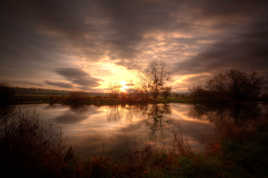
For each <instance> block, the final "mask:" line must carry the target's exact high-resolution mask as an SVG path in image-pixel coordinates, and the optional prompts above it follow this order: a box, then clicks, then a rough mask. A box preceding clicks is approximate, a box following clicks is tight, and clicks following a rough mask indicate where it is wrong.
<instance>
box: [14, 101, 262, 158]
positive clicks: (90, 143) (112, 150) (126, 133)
mask: <svg viewBox="0 0 268 178" xmlns="http://www.w3.org/2000/svg"><path fill="white" fill-rule="evenodd" d="M18 107H20V108H23V109H24V110H28V111H35V112H37V113H38V114H39V117H40V119H42V120H47V121H49V122H52V123H54V124H56V125H57V126H59V127H60V128H61V129H62V132H63V136H64V138H65V141H66V143H67V144H69V145H72V147H73V149H74V150H75V152H76V153H77V155H79V156H80V157H81V158H87V157H89V156H91V155H98V154H102V155H103V154H107V155H111V156H120V155H122V154H124V153H126V152H128V151H134V150H138V149H141V148H144V147H145V146H147V145H151V146H153V147H154V148H157V149H166V148H170V147H171V145H172V142H173V139H174V135H175V134H177V135H178V134H179V135H183V137H184V139H185V140H186V141H187V143H188V144H189V145H190V146H191V148H192V150H194V151H203V150H204V149H205V146H206V145H207V143H209V142H211V141H213V139H215V135H217V134H216V131H217V129H216V127H215V124H214V122H213V121H212V120H211V118H210V117H213V118H215V117H216V116H217V117H223V116H224V117H226V115H228V116H230V117H236V116H237V117H242V116H243V112H242V111H241V110H240V107H239V109H238V111H237V110H236V108H235V107H234V113H236V112H238V115H235V114H234V116H233V115H232V114H233V111H229V110H228V111H225V110H223V111H217V110H213V109H212V110H209V109H207V108H203V107H200V106H194V105H186V104H168V105H164V104H157V105H147V106H130V105H126V106H93V105H87V106H83V107H77V108H72V107H69V106H63V105H53V106H50V105H47V104H39V105H22V106H18ZM256 107H257V111H256V113H257V114H258V113H259V112H260V110H261V107H259V106H257V105H256ZM255 109H256V108H255ZM246 110H248V109H246ZM252 110H254V108H252V106H250V111H252ZM224 113H225V114H224ZM248 113H249V110H248V111H247V113H246V116H248V115H249V114H248ZM256 113H255V114H256ZM252 117H256V116H255V115H254V116H252Z"/></svg>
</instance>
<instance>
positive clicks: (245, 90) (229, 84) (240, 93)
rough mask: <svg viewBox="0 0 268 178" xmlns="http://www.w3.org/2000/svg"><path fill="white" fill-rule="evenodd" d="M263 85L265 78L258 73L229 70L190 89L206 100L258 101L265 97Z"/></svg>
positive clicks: (193, 96)
mask: <svg viewBox="0 0 268 178" xmlns="http://www.w3.org/2000/svg"><path fill="white" fill-rule="evenodd" d="M263 86H264V80H263V78H262V77H260V76H259V75H257V73H246V72H241V71H238V70H228V71H225V72H223V73H220V74H217V75H215V76H213V77H212V78H211V79H209V80H208V81H206V82H205V84H204V85H198V86H196V87H193V88H192V89H190V96H191V97H192V98H193V100H194V101H204V102H210V101H212V102H213V101H217V102H219V101H221V102H224V101H226V102H230V101H231V102H232V101H237V102H240V101H258V100H264V99H265V97H264V96H266V95H265V94H262V92H264V91H263Z"/></svg>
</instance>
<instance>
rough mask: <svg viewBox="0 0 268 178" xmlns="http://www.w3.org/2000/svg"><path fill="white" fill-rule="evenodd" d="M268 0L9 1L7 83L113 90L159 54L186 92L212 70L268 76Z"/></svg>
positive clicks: (135, 78) (4, 58) (2, 11)
mask: <svg viewBox="0 0 268 178" xmlns="http://www.w3.org/2000/svg"><path fill="white" fill-rule="evenodd" d="M267 9H268V1H267V0H254V1H253V0H75V1H74V0H25V1H21V0H5V1H3V2H1V6H0V23H1V28H0V38H1V39H0V49H1V52H0V82H4V83H8V84H10V85H14V86H21V87H36V88H50V89H62V90H84V91H91V92H95V91H101V92H105V91H107V90H108V89H109V88H110V87H111V86H113V85H118V84H119V85H120V84H121V85H124V87H127V86H129V87H131V86H135V85H136V84H137V83H139V82H140V80H139V78H140V75H142V72H143V71H144V70H145V69H146V67H147V66H148V65H149V64H150V63H151V62H152V61H161V62H165V63H166V64H167V68H168V71H169V73H170V79H169V83H168V85H170V86H171V87H172V89H173V91H176V92H185V91H187V90H188V88H190V87H192V86H195V85H197V84H200V83H202V82H204V81H205V80H207V79H208V78H209V77H211V76H212V75H213V74H215V73H218V72H221V71H224V70H228V69H239V70H241V71H245V72H252V71H256V72H258V73H259V74H260V75H264V76H268V10H267Z"/></svg>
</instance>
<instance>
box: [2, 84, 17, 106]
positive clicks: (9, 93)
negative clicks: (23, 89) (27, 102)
mask: <svg viewBox="0 0 268 178" xmlns="http://www.w3.org/2000/svg"><path fill="white" fill-rule="evenodd" d="M14 99H15V91H14V89H13V88H11V87H9V86H7V85H4V84H0V106H7V105H10V104H11V103H13V102H14Z"/></svg>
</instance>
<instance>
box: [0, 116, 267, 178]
mask: <svg viewBox="0 0 268 178" xmlns="http://www.w3.org/2000/svg"><path fill="white" fill-rule="evenodd" d="M8 117H9V118H8V119H5V120H1V135H0V154H1V155H0V156H1V160H0V162H1V163H0V167H1V169H2V170H3V172H2V173H3V174H4V173H6V174H7V175H9V176H8V177H18V176H20V177H21V176H25V177H50V178H51V177H70V178H78V177H79V178H80V177H81V178H86V177H183V178H185V177H189V178H190V177H193V178H196V177H197V178H203V177H204V178H208V177H211V178H212V177H213V178H215V177H222V178H227V177H230V178H236V177H267V176H268V172H267V170H266V167H267V165H268V159H267V157H266V156H265V155H266V153H267V150H268V144H267V139H268V121H267V120H266V118H264V119H263V120H254V121H247V122H245V123H244V124H243V125H236V124H234V123H233V122H231V121H228V120H225V121H221V120H217V121H215V125H216V127H218V130H219V135H218V137H219V140H218V142H217V143H213V144H211V145H207V149H206V151H205V152H203V153H194V152H192V151H191V148H190V147H189V146H188V144H187V142H185V140H184V138H183V135H174V141H173V149H172V150H169V151H166V150H161V151H156V150H154V148H152V147H146V148H144V149H142V150H137V151H135V152H129V153H127V154H126V155H125V156H124V157H122V158H121V159H120V160H115V159H112V158H109V157H102V156H98V157H90V158H88V161H86V162H85V161H81V160H79V159H78V158H77V157H76V156H75V155H76V154H75V152H74V151H73V150H72V148H71V147H67V146H66V145H65V144H64V140H63V139H62V135H61V131H60V129H59V128H56V127H54V126H53V125H51V124H50V123H46V122H41V121H40V120H39V119H38V117H37V115H32V114H30V115H29V114H25V113H24V112H15V113H12V114H10V115H9V116H8ZM10 170H13V171H10Z"/></svg>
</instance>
